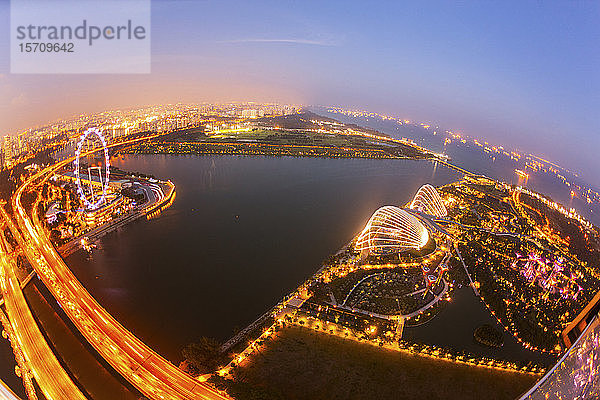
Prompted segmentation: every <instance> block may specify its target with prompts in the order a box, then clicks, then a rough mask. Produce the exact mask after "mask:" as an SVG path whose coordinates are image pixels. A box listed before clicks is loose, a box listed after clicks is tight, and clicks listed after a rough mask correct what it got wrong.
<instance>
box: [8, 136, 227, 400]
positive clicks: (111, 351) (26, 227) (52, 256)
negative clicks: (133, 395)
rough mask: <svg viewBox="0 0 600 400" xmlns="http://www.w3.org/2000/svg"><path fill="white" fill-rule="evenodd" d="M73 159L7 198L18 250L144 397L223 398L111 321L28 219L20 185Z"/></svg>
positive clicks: (96, 346)
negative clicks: (17, 239)
mask: <svg viewBox="0 0 600 400" xmlns="http://www.w3.org/2000/svg"><path fill="white" fill-rule="evenodd" d="M154 136H158V135H154ZM154 136H152V137H154ZM148 138H149V137H145V138H138V139H134V140H130V141H128V142H124V143H119V144H115V146H116V145H123V144H125V143H133V142H137V141H141V140H147V139H148ZM72 160H73V158H71V159H67V160H64V161H62V162H60V163H57V164H55V165H53V166H50V167H46V168H45V169H43V170H41V171H39V172H38V173H36V174H35V175H34V176H33V177H31V178H29V179H28V180H27V181H26V182H25V183H24V184H23V185H22V186H21V187H19V189H18V190H17V191H16V193H15V195H14V196H13V199H12V206H13V210H14V214H15V218H16V220H17V223H18V225H19V229H20V231H21V232H22V234H23V237H22V238H20V240H21V241H22V243H21V244H22V247H23V250H24V252H25V255H26V256H27V258H28V260H29V261H30V263H31V264H32V266H33V268H34V269H35V271H36V272H37V274H38V276H39V277H40V279H41V280H42V281H43V282H44V284H45V285H46V286H47V287H48V290H49V291H50V292H51V293H52V295H53V296H54V297H55V298H56V300H57V301H58V303H59V304H60V305H61V307H62V309H63V310H64V311H65V313H66V314H67V315H68V317H69V319H70V320H71V321H72V322H73V324H74V325H75V326H76V327H77V329H78V330H79V331H80V332H81V334H82V335H83V336H84V337H85V338H86V339H87V340H88V342H89V343H90V344H91V345H92V346H93V347H94V349H96V351H98V353H99V354H100V355H101V356H102V357H103V358H104V359H105V360H106V361H107V362H108V363H109V364H110V365H111V366H112V367H113V368H114V369H115V370H116V371H118V372H119V373H120V374H121V375H122V376H123V377H124V378H125V379H127V380H128V381H129V382H130V383H131V384H132V385H133V386H135V387H136V388H137V389H138V390H139V391H140V392H142V393H143V394H144V395H145V396H147V397H149V398H151V399H173V400H175V399H177V400H182V399H226V398H227V397H225V396H223V395H221V394H219V393H218V392H216V391H215V390H214V389H212V388H211V387H210V386H208V385H206V384H203V383H201V382H199V381H198V380H196V379H194V378H192V377H191V376H189V375H187V374H185V373H184V372H183V371H181V370H180V369H179V368H177V367H176V366H174V365H173V364H171V363H170V362H169V361H167V360H166V359H164V358H163V357H161V356H160V355H158V354H157V353H156V352H154V351H153V350H152V349H150V348H149V347H148V346H146V345H145V344H144V343H143V342H142V341H141V340H139V339H138V338H137V337H135V336H134V335H133V334H132V333H131V332H129V331H128V330H127V329H126V328H125V327H123V326H122V325H121V324H120V323H119V322H118V321H116V320H115V319H114V318H113V317H112V316H111V315H110V314H109V313H108V312H107V311H106V310H105V309H104V308H103V307H102V306H101V305H100V304H98V303H97V302H96V300H95V299H94V298H93V297H92V296H91V295H90V293H89V292H88V291H87V290H86V289H85V288H84V287H83V285H82V284H81V283H80V282H79V281H78V280H77V278H76V277H75V276H74V275H73V273H72V272H71V270H70V269H69V268H68V266H67V265H66V264H65V262H64V261H63V259H62V258H61V257H60V256H59V254H58V253H57V252H56V250H55V249H54V247H53V246H52V244H51V243H50V241H49V240H48V237H47V236H46V235H45V234H44V233H43V231H42V229H41V228H40V222H39V220H38V219H37V215H35V213H34V216H33V222H32V220H30V219H29V217H28V216H27V214H26V212H25V209H24V207H23V205H22V203H21V196H22V194H23V193H24V191H25V189H26V188H28V187H29V186H30V185H32V184H33V183H34V182H37V181H38V180H39V179H42V178H43V179H47V178H48V177H49V176H51V175H52V173H54V172H55V171H57V170H58V169H59V168H61V167H63V166H64V165H66V164H67V163H69V162H71V161H72ZM15 236H17V237H18V236H19V235H15ZM63 398H69V399H70V398H72V397H63Z"/></svg>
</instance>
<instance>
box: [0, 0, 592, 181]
mask: <svg viewBox="0 0 600 400" xmlns="http://www.w3.org/2000/svg"><path fill="white" fill-rule="evenodd" d="M57 3H59V2H57ZM599 17H600V2H592V1H586V2H566V1H565V2H551V1H545V2H533V1H532V2H528V1H516V2H510V1H502V2H468V3H464V4H459V3H457V2H437V1H431V2H430V1H421V2H392V1H389V2H363V1H361V2H352V1H343V2H342V1H329V2H317V1H314V2H313V1H302V2H300V1H293V2H286V1H269V2H261V1H258V2H245V1H244V2H231V1H154V2H153V3H152V73H151V74H149V75H142V76H133V75H90V76H86V75H11V74H9V61H8V49H9V43H8V35H9V31H8V29H9V28H8V26H9V23H8V22H9V3H8V2H6V1H5V2H2V3H1V4H0V26H1V27H2V28H0V29H2V31H1V32H2V33H1V37H0V51H1V52H2V54H4V55H5V57H1V58H0V74H1V75H0V134H6V133H9V132H12V131H14V130H16V129H21V128H25V127H27V126H29V125H32V124H35V123H41V122H44V121H46V120H48V119H54V118H58V117H62V116H68V115H72V114H75V113H79V112H90V111H99V110H102V109H106V108H113V107H125V106H129V105H137V104H148V103H160V102H175V101H183V102H199V101H224V100H258V101H269V100H273V101H281V102H298V103H305V104H323V105H340V106H347V107H354V108H360V109H367V110H371V111H378V112H382V113H389V114H392V115H396V116H401V117H403V118H408V119H411V120H417V121H426V122H433V123H438V124H441V125H443V126H445V127H447V128H449V129H453V130H457V131H461V132H464V133H465V134H468V135H471V136H474V137H480V138H483V139H487V140H489V141H490V142H493V143H496V144H504V145H507V146H512V147H516V148H519V149H521V150H524V151H529V152H533V153H536V154H540V155H542V156H545V157H548V158H550V159H553V160H556V161H558V162H559V163H561V164H564V165H565V166H568V167H571V168H574V169H576V170H581V171H583V172H584V173H585V175H587V176H588V178H589V180H591V181H593V182H592V183H595V184H596V185H598V184H600V178H598V177H596V175H595V171H596V170H597V169H598V167H600V161H598V157H597V154H596V153H597V150H598V149H600V112H599V111H598V110H600V76H599V73H598V71H600V52H599V51H598V44H599V43H600V27H599V26H600V25H599V24H598V20H599V19H600V18H599Z"/></svg>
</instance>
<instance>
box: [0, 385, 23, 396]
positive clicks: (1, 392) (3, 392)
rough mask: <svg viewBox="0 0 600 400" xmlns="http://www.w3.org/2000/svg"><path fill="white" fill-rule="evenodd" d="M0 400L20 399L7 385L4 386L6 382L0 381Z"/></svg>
mask: <svg viewBox="0 0 600 400" xmlns="http://www.w3.org/2000/svg"><path fill="white" fill-rule="evenodd" d="M0 400H21V399H20V398H19V396H17V395H16V394H14V392H13V391H12V390H10V388H9V387H8V386H6V383H4V382H2V381H0Z"/></svg>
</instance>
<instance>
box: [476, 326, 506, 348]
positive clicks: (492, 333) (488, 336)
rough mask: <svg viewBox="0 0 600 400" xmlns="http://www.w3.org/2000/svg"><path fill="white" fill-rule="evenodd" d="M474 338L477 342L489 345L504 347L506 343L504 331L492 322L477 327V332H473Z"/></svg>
mask: <svg viewBox="0 0 600 400" xmlns="http://www.w3.org/2000/svg"><path fill="white" fill-rule="evenodd" d="M473 338H474V339H475V341H476V342H477V343H479V344H482V345H484V346H487V347H502V346H503V345H504V338H503V337H502V332H500V331H499V330H497V329H496V328H494V327H493V326H491V325H490V324H484V325H481V326H480V327H479V328H477V329H475V332H473Z"/></svg>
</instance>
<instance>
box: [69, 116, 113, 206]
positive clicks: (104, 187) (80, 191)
mask: <svg viewBox="0 0 600 400" xmlns="http://www.w3.org/2000/svg"><path fill="white" fill-rule="evenodd" d="M90 135H96V136H97V137H98V139H99V140H100V143H101V144H102V148H103V149H104V164H105V173H104V181H103V180H102V173H101V172H102V171H101V169H100V168H98V178H99V181H100V185H101V186H102V194H101V195H100V197H98V198H97V199H96V198H95V196H94V191H93V189H92V177H91V172H90V170H91V168H88V182H89V184H90V191H91V194H92V200H91V201H90V200H89V199H88V196H86V193H85V190H84V188H83V186H82V185H81V176H80V157H81V149H82V147H83V143H84V142H85V141H86V139H88V136H90ZM86 154H88V152H86V153H85V154H84V155H86ZM74 164H75V179H76V182H77V193H78V194H79V197H80V198H81V200H82V201H83V202H84V204H85V208H86V209H87V210H95V209H97V208H98V207H100V206H101V205H102V204H103V203H104V201H105V200H106V191H107V189H108V183H109V176H110V162H109V157H108V148H107V146H106V140H105V139H104V136H103V135H102V131H101V130H100V129H98V128H89V129H88V130H86V131H85V132H84V133H83V134H82V135H81V136H80V137H79V142H78V143H77V149H76V150H75V161H74Z"/></svg>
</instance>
